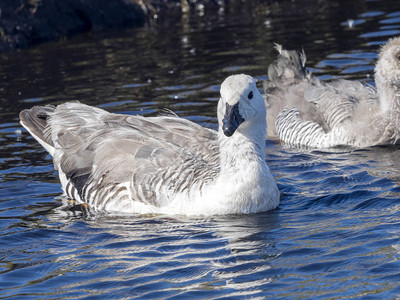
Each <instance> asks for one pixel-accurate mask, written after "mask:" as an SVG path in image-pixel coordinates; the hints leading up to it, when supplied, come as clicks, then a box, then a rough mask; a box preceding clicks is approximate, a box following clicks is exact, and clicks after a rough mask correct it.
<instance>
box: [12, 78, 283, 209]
mask: <svg viewBox="0 0 400 300" xmlns="http://www.w3.org/2000/svg"><path fill="white" fill-rule="evenodd" d="M226 82H227V83H226V85H225V88H224V89H222V88H221V99H220V101H219V105H218V120H219V124H220V131H219V132H216V131H214V130H211V129H207V128H204V127H202V126H200V125H198V124H195V123H193V122H191V121H189V120H185V119H182V118H179V117H177V116H176V115H172V114H171V113H169V114H168V115H164V116H160V117H147V118H146V117H142V116H128V115H122V114H112V113H108V112H106V111H104V110H102V109H99V108H96V107H91V106H88V105H84V104H81V103H79V102H68V103H64V104H61V105H58V106H57V107H35V108H32V109H29V110H24V111H22V112H21V113H20V118H21V124H22V125H23V126H24V127H25V128H26V129H27V130H28V131H29V132H30V133H31V134H32V136H33V137H34V138H35V139H36V140H38V141H39V143H41V144H42V145H43V147H45V148H46V150H47V151H49V153H50V154H51V155H52V156H53V162H54V166H55V168H56V169H57V170H58V172H59V177H60V181H61V185H62V187H63V190H64V192H65V194H66V195H67V196H68V197H69V198H71V199H75V200H78V201H81V202H84V203H87V204H88V205H89V206H91V207H93V208H96V209H98V210H107V211H116V212H128V213H129V212H131V213H132V212H133V213H183V214H192V215H193V214H206V215H208V214H225V213H248V212H259V211H266V210H270V209H273V208H275V207H276V206H277V205H278V203H279V191H278V188H277V185H276V182H275V180H274V178H273V176H272V175H271V173H270V170H269V168H268V166H267V165H266V162H265V152H264V147H265V130H266V126H265V104H264V101H263V98H262V96H261V94H260V93H259V91H258V89H257V87H256V85H255V81H254V79H252V78H251V77H250V76H247V75H235V76H231V77H228V79H227V80H226ZM224 83H225V82H224ZM223 86H224V84H223ZM250 94H251V95H254V96H253V97H251V98H252V99H251V101H249V100H250V98H248V95H250ZM223 98H224V99H225V98H226V99H228V100H227V101H231V104H227V102H225V101H226V100H223ZM239 101H242V102H240V104H241V105H242V106H243V107H242V106H240V107H241V108H240V110H235V111H232V110H230V111H228V110H227V109H226V107H227V106H229V105H232V106H236V107H239V106H238V105H239ZM242 103H243V104H242ZM38 112H40V114H38ZM225 113H226V114H227V115H229V114H230V113H233V114H242V115H243V116H242V115H240V117H238V116H230V115H229V116H225ZM238 120H241V122H242V123H243V125H242V124H241V123H240V124H237V123H236V122H237V121H238ZM222 122H233V125H232V126H239V128H236V129H235V130H236V131H235V132H233V133H232V132H231V131H230V135H225V134H224V133H223V130H222V125H221V124H222ZM229 126H231V125H229ZM229 128H230V127H229ZM229 130H231V129H229ZM232 134H233V135H232Z"/></svg>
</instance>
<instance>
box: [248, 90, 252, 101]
mask: <svg viewBox="0 0 400 300" xmlns="http://www.w3.org/2000/svg"><path fill="white" fill-rule="evenodd" d="M247 98H249V99H250V100H251V99H253V92H252V91H251V92H250V93H249V94H248V95H247Z"/></svg>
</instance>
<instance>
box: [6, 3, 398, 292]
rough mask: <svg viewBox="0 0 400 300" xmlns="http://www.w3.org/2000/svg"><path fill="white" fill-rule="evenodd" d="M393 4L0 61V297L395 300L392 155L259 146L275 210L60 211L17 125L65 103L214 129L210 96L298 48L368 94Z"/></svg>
mask: <svg viewBox="0 0 400 300" xmlns="http://www.w3.org/2000/svg"><path fill="white" fill-rule="evenodd" d="M342 2H343V3H342ZM399 4H400V3H399V1H367V0H365V1H362V0H360V1H311V0H309V1H280V2H271V4H262V3H260V2H258V1H249V2H247V1H246V3H239V1H238V2H234V3H233V4H232V5H230V6H227V7H225V9H221V10H219V13H217V12H215V11H208V10H205V11H202V10H200V9H199V10H198V11H194V12H192V14H190V15H185V16H183V17H182V18H176V17H170V18H161V19H160V20H159V21H158V22H155V23H154V22H153V23H152V24H149V25H147V26H145V27H143V28H136V29H126V30H122V31H121V30H120V31H112V32H94V33H90V34H85V35H81V36H78V37H75V38H71V39H69V40H66V41H60V42H57V43H48V44H42V45H39V46H36V47H34V48H31V49H27V50H22V51H18V52H13V53H6V54H0V61H1V64H0V78H1V81H0V103H1V106H0V116H1V119H0V120H1V121H0V298H2V299H3V298H15V299H24V298H26V299H66V298H74V299H75V298H93V299H95V298H99V299H108V298H110V299H122V298H124V299H125V298H140V299H164V298H173V299H179V298H181V299H193V298H208V299H221V298H225V299H232V298H233V299H235V298H236V299H243V298H247V299H249V298H255V299H264V298H270V299H343V298H344V299H395V298H398V297H400V226H399V225H400V212H399V211H400V148H399V147H373V148H367V149H337V150H335V151H312V150H300V149H290V148H282V147H281V146H280V144H279V141H277V140H275V139H268V140H267V142H266V153H267V160H268V163H269V165H270V167H271V170H272V172H273V174H274V176H275V177H276V178H277V181H278V185H279V189H280V191H281V193H282V198H281V205H280V206H279V208H278V209H277V210H275V211H271V212H267V213H260V214H253V215H244V216H218V217H209V218H201V217H198V218H192V217H191V218H189V217H184V216H157V215H146V216H137V215H119V216H118V215H110V214H106V213H95V212H93V211H91V210H90V209H89V208H87V207H85V206H82V205H79V204H77V203H74V202H73V201H69V200H67V199H65V197H64V196H62V193H61V187H60V184H59V181H58V175H57V172H56V171H55V170H54V168H53V165H52V162H51V157H50V156H49V155H48V154H47V153H46V152H45V150H43V149H42V147H41V146H40V145H39V144H38V143H37V142H35V141H34V140H33V139H32V138H31V137H30V136H29V134H28V133H27V132H25V131H24V130H23V129H22V127H21V126H20V125H19V124H18V112H19V111H20V110H22V109H24V108H28V107H31V106H33V105H36V104H49V103H52V104H57V103H61V102H64V101H68V100H75V99H76V100H79V101H81V102H84V103H88V104H91V105H96V106H99V107H102V108H105V109H107V110H110V111H113V112H123V113H127V114H144V115H147V116H149V115H156V114H157V113H158V112H159V111H160V110H162V109H163V108H169V109H172V110H174V111H175V112H177V113H178V114H180V115H181V116H183V117H186V118H189V119H191V120H193V121H194V122H197V123H199V124H201V125H203V126H207V127H210V128H216V126H217V124H216V118H215V111H216V103H217V101H218V97H219V85H220V83H221V82H222V80H223V79H224V78H225V77H226V76H227V75H230V74H232V73H238V72H245V73H249V74H251V75H252V76H254V77H256V78H258V79H264V78H266V73H267V72H266V70H267V66H268V64H269V63H270V62H271V61H272V60H273V59H274V57H275V55H276V53H274V50H273V49H272V47H273V42H278V43H281V44H283V45H285V46H286V47H288V48H297V49H299V48H301V47H303V48H304V49H305V51H306V53H307V57H308V66H309V68H310V69H311V70H312V71H313V72H314V73H315V74H316V75H318V76H319V77H320V78H322V79H329V78H348V79H356V80H362V81H365V82H368V83H373V68H374V64H375V61H376V58H377V54H376V52H377V50H379V47H380V45H382V44H383V43H385V42H386V41H387V40H388V39H389V38H391V37H393V36H396V35H398V34H400V5H399ZM260 88H261V85H260Z"/></svg>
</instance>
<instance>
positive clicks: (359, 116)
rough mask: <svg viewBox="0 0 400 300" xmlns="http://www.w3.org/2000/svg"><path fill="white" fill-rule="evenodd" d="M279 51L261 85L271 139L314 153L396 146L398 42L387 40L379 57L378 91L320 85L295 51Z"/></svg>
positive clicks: (399, 138)
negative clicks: (301, 147)
mask: <svg viewBox="0 0 400 300" xmlns="http://www.w3.org/2000/svg"><path fill="white" fill-rule="evenodd" d="M278 51H279V55H278V58H277V60H276V61H275V62H273V63H272V64H271V65H270V68H269V69H268V73H269V80H268V81H267V82H265V84H264V86H265V87H267V88H265V93H266V95H265V97H266V101H267V102H268V106H269V110H268V115H267V124H268V126H269V131H268V134H269V135H275V134H276V135H277V136H278V137H279V138H280V139H281V141H282V142H283V143H285V144H287V145H291V146H306V147H313V148H327V147H334V146H339V145H347V146H354V147H366V146H372V145H379V144H398V143H400V127H399V126H396V125H397V124H400V82H399V78H400V62H399V60H398V57H399V55H400V38H394V39H392V40H390V41H389V42H388V43H387V44H386V45H385V46H384V47H383V48H382V50H381V52H380V54H379V59H378V62H377V64H376V67H375V82H376V88H373V87H371V86H368V85H364V84H362V83H360V82H357V81H349V80H342V79H340V80H334V81H331V82H321V81H319V80H318V79H317V78H315V77H314V76H312V74H311V73H310V72H308V71H302V70H303V69H304V68H305V66H304V63H305V59H304V60H302V61H301V60H299V59H298V58H296V55H298V54H296V53H298V52H296V51H288V50H283V49H282V48H281V47H280V48H279V49H278ZM282 53H285V55H286V58H285V57H284V58H282ZM293 57H294V58H293ZM304 57H305V55H304ZM289 62H290V64H289ZM271 70H272V71H271ZM270 73H271V74H270ZM279 74H281V75H279ZM285 74H286V75H285ZM287 74H295V76H294V75H293V76H291V77H290V76H288V75H287ZM278 75H279V76H278ZM301 75H302V76H301Z"/></svg>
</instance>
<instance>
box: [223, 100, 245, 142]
mask: <svg viewBox="0 0 400 300" xmlns="http://www.w3.org/2000/svg"><path fill="white" fill-rule="evenodd" d="M243 121H244V119H243V117H242V116H241V115H240V113H239V103H236V104H235V105H233V106H230V105H229V104H228V103H227V104H226V110H225V116H224V118H223V120H222V130H223V132H224V134H225V135H226V136H227V137H230V136H232V134H234V133H235V131H236V129H237V128H238V127H239V125H240V124H242V123H243Z"/></svg>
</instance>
